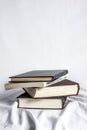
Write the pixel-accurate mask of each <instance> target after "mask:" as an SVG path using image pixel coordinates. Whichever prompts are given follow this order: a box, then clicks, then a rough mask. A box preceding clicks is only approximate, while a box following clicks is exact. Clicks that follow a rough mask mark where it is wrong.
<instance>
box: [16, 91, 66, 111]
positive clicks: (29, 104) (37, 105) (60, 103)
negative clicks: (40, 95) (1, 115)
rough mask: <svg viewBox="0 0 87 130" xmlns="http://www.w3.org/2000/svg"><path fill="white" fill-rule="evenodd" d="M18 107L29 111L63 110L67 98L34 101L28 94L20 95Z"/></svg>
mask: <svg viewBox="0 0 87 130" xmlns="http://www.w3.org/2000/svg"><path fill="white" fill-rule="evenodd" d="M17 100H18V107H19V108H27V109H29V108H30V109H31V108H32V109H62V108H63V107H64V103H65V100H66V98H45V99H33V98H31V96H30V95H29V94H27V93H24V94H22V95H20V96H19V97H18V98H17Z"/></svg>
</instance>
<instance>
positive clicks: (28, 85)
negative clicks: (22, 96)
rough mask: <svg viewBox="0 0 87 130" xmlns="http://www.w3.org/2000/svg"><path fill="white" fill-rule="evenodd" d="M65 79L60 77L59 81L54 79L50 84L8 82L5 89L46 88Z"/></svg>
mask: <svg viewBox="0 0 87 130" xmlns="http://www.w3.org/2000/svg"><path fill="white" fill-rule="evenodd" d="M65 78H66V76H62V77H61V78H59V79H56V80H54V81H51V82H17V83H16V82H9V83H6V84H5V89H6V90H9V89H17V88H31V87H32V88H33V87H41V88H43V87H47V86H49V85H52V84H54V83H57V82H60V81H62V80H64V79H65Z"/></svg>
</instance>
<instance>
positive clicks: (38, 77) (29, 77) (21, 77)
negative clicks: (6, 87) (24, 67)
mask: <svg viewBox="0 0 87 130" xmlns="http://www.w3.org/2000/svg"><path fill="white" fill-rule="evenodd" d="M67 73H68V70H34V71H29V72H26V73H22V74H18V75H15V76H12V77H10V78H11V81H13V82H20V81H23V82H24V81H52V80H55V79H58V78H60V77H61V76H64V75H66V74H67Z"/></svg>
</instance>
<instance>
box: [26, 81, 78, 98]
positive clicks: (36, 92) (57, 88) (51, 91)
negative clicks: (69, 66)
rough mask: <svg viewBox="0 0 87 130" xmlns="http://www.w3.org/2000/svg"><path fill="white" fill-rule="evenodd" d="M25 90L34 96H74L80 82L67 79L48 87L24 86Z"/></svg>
mask: <svg viewBox="0 0 87 130" xmlns="http://www.w3.org/2000/svg"><path fill="white" fill-rule="evenodd" d="M24 90H25V91H26V92H27V93H28V94H30V95H31V96H32V97H33V98H42V97H43V98H44V97H61V96H72V95H77V94H78V92H79V84H78V83H77V82H74V81H70V80H68V79H65V80H63V81H60V82H58V83H55V84H53V85H50V86H48V87H44V88H24Z"/></svg>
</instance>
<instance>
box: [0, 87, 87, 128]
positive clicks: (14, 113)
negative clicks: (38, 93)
mask: <svg viewBox="0 0 87 130" xmlns="http://www.w3.org/2000/svg"><path fill="white" fill-rule="evenodd" d="M10 99H11V97H10V98H6V99H2V100H0V130H18V129H20V130H83V129H84V130H87V90H86V89H81V90H80V93H79V95H78V96H72V97H68V98H67V101H66V106H65V108H64V109H63V110H44V109H41V110H40V109H35V110H34V109H21V108H17V105H18V103H17V101H16V100H14V101H11V100H10Z"/></svg>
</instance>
